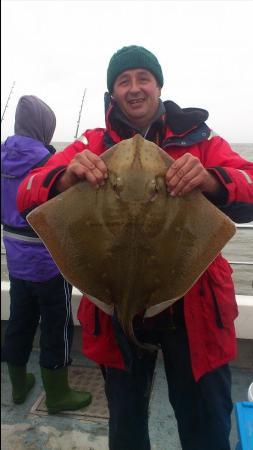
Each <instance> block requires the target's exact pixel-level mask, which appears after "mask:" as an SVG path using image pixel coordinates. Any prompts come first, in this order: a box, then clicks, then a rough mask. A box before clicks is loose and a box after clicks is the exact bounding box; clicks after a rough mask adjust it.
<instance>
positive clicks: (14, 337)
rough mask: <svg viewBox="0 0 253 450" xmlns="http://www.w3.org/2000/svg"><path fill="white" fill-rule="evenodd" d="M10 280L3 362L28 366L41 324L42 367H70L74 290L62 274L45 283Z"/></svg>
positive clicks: (11, 278)
mask: <svg viewBox="0 0 253 450" xmlns="http://www.w3.org/2000/svg"><path fill="white" fill-rule="evenodd" d="M9 278H10V318H9V321H8V324H7V328H6V333H5V339H4V344H3V347H2V360H4V361H7V362H10V363H12V364H16V365H25V364H26V363H27V362H28V359H29V356H30V353H31V351H32V347H33V340H34V336H35V333H36V330H37V327H38V325H39V322H40V328H41V335H40V365H41V366H42V367H45V368H48V369H56V368H57V367H64V366H68V365H69V364H71V358H70V349H71V345H72V340H73V330H74V326H73V318H72V311H71V294H72V286H71V285H70V284H69V283H67V281H66V280H65V279H64V278H63V277H62V275H61V274H59V275H57V276H56V277H54V278H52V279H50V280H48V281H43V282H33V281H24V280H20V279H17V278H13V277H12V276H10V277H9Z"/></svg>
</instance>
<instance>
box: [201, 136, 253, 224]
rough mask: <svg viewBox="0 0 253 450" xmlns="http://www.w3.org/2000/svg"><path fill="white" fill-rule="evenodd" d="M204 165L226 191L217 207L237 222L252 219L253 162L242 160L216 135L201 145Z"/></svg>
mask: <svg viewBox="0 0 253 450" xmlns="http://www.w3.org/2000/svg"><path fill="white" fill-rule="evenodd" d="M202 155H203V160H204V166H205V167H206V168H207V169H208V170H210V171H212V172H213V173H214V174H215V176H216V177H217V178H218V179H219V181H220V183H222V185H223V186H224V187H225V188H226V191H227V198H226V203H225V204H223V205H219V208H220V209H221V210H223V212H225V213H226V214H227V215H228V216H230V217H231V219H232V220H234V221H235V222H237V223H243V222H250V221H252V220H253V163H252V162H250V161H247V160H245V159H244V158H242V157H241V156H240V155H239V154H238V153H236V152H235V151H234V150H233V149H232V148H231V147H230V145H229V144H228V143H227V142H226V141H225V140H224V139H222V138H220V137H219V136H215V137H213V138H211V139H210V140H208V141H204V142H203V143H202Z"/></svg>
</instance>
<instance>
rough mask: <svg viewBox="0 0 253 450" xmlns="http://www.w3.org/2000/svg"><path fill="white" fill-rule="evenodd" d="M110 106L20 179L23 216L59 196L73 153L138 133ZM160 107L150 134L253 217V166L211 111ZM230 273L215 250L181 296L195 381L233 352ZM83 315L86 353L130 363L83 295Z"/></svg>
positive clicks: (238, 211) (240, 215)
mask: <svg viewBox="0 0 253 450" xmlns="http://www.w3.org/2000/svg"><path fill="white" fill-rule="evenodd" d="M105 104H106V128H105V129H104V128H96V129H94V130H87V131H86V132H85V133H83V135H82V136H81V137H80V138H79V139H77V140H76V141H75V142H74V143H72V144H71V145H69V146H68V147H67V148H65V149H64V150H63V151H62V152H59V153H57V154H56V155H54V156H53V157H52V158H51V159H50V160H49V161H48V162H47V163H46V165H45V166H43V167H42V168H38V169H35V170H33V171H31V172H30V174H29V175H28V177H27V178H26V179H25V180H24V181H23V183H22V185H21V186H20V188H19V192H18V197H17V203H18V208H19V210H20V211H21V212H22V213H23V214H24V215H26V214H27V213H28V212H29V211H30V210H31V209H33V208H34V207H36V206H37V205H39V204H41V203H43V202H45V201H47V200H48V199H49V198H50V197H52V196H53V195H56V194H57V193H56V191H55V182H56V180H57V179H58V177H59V176H61V173H62V172H63V171H64V170H65V168H66V166H67V165H68V164H69V162H70V161H71V160H72V159H73V157H74V156H75V154H76V153H79V152H81V151H83V150H85V149H90V150H91V151H93V152H94V153H96V154H97V155H101V154H102V153H103V152H104V151H105V150H106V149H107V148H109V147H110V146H112V145H114V144H115V143H117V142H120V141H121V140H123V139H127V138H129V137H132V136H133V135H134V134H136V133H137V132H139V130H137V129H134V128H133V127H132V126H131V125H130V124H129V123H128V122H127V120H125V119H124V118H123V117H122V114H121V113H120V111H119V110H118V109H117V106H116V105H113V104H111V102H110V99H109V97H108V96H106V98H105ZM160 107H161V114H159V116H158V117H157V118H156V119H155V120H154V122H153V123H152V124H151V126H150V128H149V130H148V132H147V134H146V135H145V138H146V139H148V140H150V141H153V142H156V143H157V144H158V145H159V146H160V147H161V148H163V149H164V150H165V151H166V152H167V153H168V154H169V155H170V156H172V157H173V158H174V159H177V158H179V157H180V156H182V155H183V154H184V153H186V152H189V153H191V154H192V155H194V156H196V157H198V158H199V159H200V161H201V163H202V164H203V166H204V167H205V168H206V169H208V170H210V171H212V173H213V174H215V176H216V177H217V178H218V179H219V180H220V183H221V186H222V188H223V189H222V191H221V195H220V197H219V199H218V200H217V199H216V200H215V201H214V199H212V198H209V200H211V201H212V202H213V203H215V204H216V206H217V207H219V208H220V209H221V210H222V211H224V212H225V213H226V214H227V215H228V216H229V217H230V218H231V219H232V220H234V221H235V222H238V223H240V222H242V223H243V222H248V221H251V220H253V164H252V163H251V162H249V161H246V160H245V159H243V158H242V157H241V156H240V155H239V154H237V153H236V152H235V151H233V150H232V148H231V147H230V145H229V144H228V143H227V142H226V141H225V140H224V139H222V138H221V137H219V136H216V135H214V133H212V131H211V130H210V128H209V127H208V126H207V125H206V123H205V121H206V119H207V118H208V113H207V111H205V110H203V109H198V108H184V109H181V108H180V107H179V106H178V105H176V104H175V103H174V102H171V101H167V102H164V103H163V104H162V103H161V104H160ZM231 272H232V270H231V268H230V265H229V264H228V262H227V261H226V260H225V259H224V258H223V257H222V255H218V257H217V258H216V259H215V260H214V261H213V262H212V264H211V265H210V266H209V267H208V269H207V270H206V272H204V273H203V274H202V276H201V277H200V278H199V279H198V281H197V282H196V283H195V285H194V286H193V287H192V288H191V289H190V290H189V291H188V293H187V294H186V295H185V296H184V300H183V308H184V319H185V324H186V330H187V335H188V340H189V347H190V354H191V363H192V370H193V374H194V377H195V379H196V380H198V379H199V378H200V377H201V376H202V375H203V374H204V373H206V372H208V371H210V370H213V369H215V368H217V367H219V366H220V365H222V364H225V363H227V362H229V361H230V360H232V359H233V358H234V357H235V355H236V339H235V330H234V323H233V322H234V319H235V318H236V316H237V305H236V300H235V292H234V286H233V282H232V277H231ZM162 314H163V315H164V316H165V317H166V315H167V317H168V321H169V317H170V311H169V309H168V310H166V311H164V312H163V313H162ZM78 318H79V320H80V322H81V324H82V329H83V351H84V353H85V355H86V356H88V357H89V358H91V359H93V360H94V361H96V362H97V363H99V364H104V365H107V366H112V367H119V368H125V367H126V358H125V356H126V355H124V354H123V353H122V351H121V349H120V346H119V343H118V341H117V339H116V336H115V328H114V327H113V323H112V317H111V316H109V315H107V314H105V313H104V312H103V311H101V310H98V309H97V307H96V306H95V305H94V304H93V303H91V302H90V301H89V300H88V299H87V298H86V297H83V298H82V300H81V303H80V306H79V311H78ZM146 320H149V319H146Z"/></svg>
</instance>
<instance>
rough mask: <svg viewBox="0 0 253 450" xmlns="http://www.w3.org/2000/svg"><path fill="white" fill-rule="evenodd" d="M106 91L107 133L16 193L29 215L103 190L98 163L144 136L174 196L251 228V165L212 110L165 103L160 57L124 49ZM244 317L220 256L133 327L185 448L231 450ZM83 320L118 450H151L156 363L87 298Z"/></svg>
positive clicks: (78, 146)
mask: <svg viewBox="0 0 253 450" xmlns="http://www.w3.org/2000/svg"><path fill="white" fill-rule="evenodd" d="M107 86H108V91H109V93H107V94H106V95H105V109H106V128H105V129H102V128H97V129H94V130H87V131H86V132H85V133H84V134H83V135H82V136H81V137H80V138H79V139H77V140H76V141H75V142H74V143H73V144H71V145H70V146H68V147H67V148H66V149H65V150H64V151H62V152H60V153H58V154H57V155H54V156H53V157H52V158H51V159H50V160H49V162H48V163H47V164H46V165H44V166H43V167H42V168H39V169H35V170H34V171H32V172H30V175H29V176H28V177H27V178H26V180H24V182H23V183H22V185H21V186H20V189H19V194H18V206H19V209H20V211H22V212H23V214H24V215H26V214H27V213H28V211H30V210H31V209H32V208H34V207H35V206H37V205H39V204H41V203H43V202H45V201H47V200H48V199H49V198H51V197H52V196H54V195H57V194H58V193H60V192H63V191H64V190H66V189H68V188H69V187H71V186H72V185H74V184H75V183H77V182H79V181H80V180H87V181H88V182H89V183H90V184H91V185H92V186H94V188H99V186H100V185H103V184H104V183H105V180H106V179H107V177H108V173H107V168H106V165H105V164H104V162H103V161H102V159H101V158H100V156H99V155H101V153H103V152H104V151H105V150H106V149H108V148H109V147H111V146H112V145H114V144H115V143H117V142H120V141H121V140H123V139H127V138H130V137H132V136H134V135H135V134H136V133H140V134H141V135H142V136H144V137H145V138H146V139H148V140H150V141H153V142H155V143H156V144H157V145H159V146H160V147H161V148H163V149H164V150H165V151H166V152H167V153H168V154H169V155H171V156H172V157H173V158H174V159H175V162H174V163H173V164H172V165H171V167H170V168H169V169H168V171H167V173H166V176H165V182H166V185H167V189H168V195H171V196H177V195H184V194H186V193H187V192H190V191H191V190H192V189H195V188H198V189H200V190H201V191H202V192H203V194H204V195H205V196H206V197H207V198H208V199H209V200H210V201H211V202H213V203H214V204H215V205H216V206H217V207H218V208H220V209H221V210H222V211H224V212H225V213H226V214H227V215H228V216H230V217H231V218H232V219H233V220H234V221H236V222H247V221H251V220H253V164H252V163H250V162H248V161H246V160H244V159H243V158H241V157H240V156H239V155H238V154H237V153H235V152H234V151H233V150H232V149H231V147H230V146H229V144H228V143H227V142H226V141H224V140H223V139H222V138H220V137H219V136H216V135H215V134H214V133H213V132H212V131H211V130H210V129H209V127H208V126H207V125H206V123H205V121H206V119H207V118H208V113H207V111H205V110H203V109H200V108H184V109H181V108H180V107H179V106H178V105H177V104H176V103H174V102H172V101H165V102H162V101H161V99H160V94H161V88H162V86H163V73H162V69H161V66H160V64H159V62H158V60H157V58H156V57H155V55H153V54H152V53H151V52H150V51H148V50H147V49H145V48H143V47H139V46H129V47H124V48H122V49H120V50H119V51H117V52H116V53H115V54H114V55H113V56H112V58H111V60H110V62H109V66H108V71H107ZM143 275H144V276H145V274H143ZM236 316H237V306H236V301H235V292H234V287H233V282H232V278H231V268H230V266H229V264H228V262H227V261H226V260H225V259H224V258H223V257H222V256H221V255H218V257H217V258H216V259H215V260H214V261H213V263H212V264H211V265H210V266H209V267H208V269H207V270H206V272H205V273H204V274H203V275H202V276H201V277H200V278H199V280H198V281H197V282H196V283H195V285H194V286H193V287H192V288H191V289H190V291H189V292H188V293H187V294H186V295H185V296H184V298H182V299H180V300H178V301H177V302H176V303H175V304H174V305H173V306H172V307H170V308H168V309H167V310H165V311H163V312H162V313H160V314H158V315H157V316H155V317H153V318H149V319H145V320H143V318H142V317H139V316H137V317H136V318H135V320H134V330H135V335H136V337H137V338H138V339H139V340H144V341H145V342H151V343H155V344H158V345H160V347H161V350H162V353H163V358H164V366H165V372H166V378H167V383H168V391H169V399H170V402H171V404H172V406H173V408H174V411H175V415H176V419H177V424H178V431H179V436H180V441H181V445H182V448H183V450H229V449H230V444H229V433H230V415H231V411H232V401H231V379H230V372H229V367H228V362H229V361H231V360H232V359H233V358H234V357H235V355H236V338H235V330H234V323H233V322H234V319H235V318H236ZM78 317H79V320H80V322H81V324H82V328H83V351H84V354H85V355H86V356H88V357H89V358H91V359H93V360H94V361H96V362H97V363H98V364H100V365H102V366H103V369H104V370H103V373H104V376H105V390H106V395H107V399H108V405H109V411H110V421H109V448H110V450H149V449H150V440H149V434H148V403H149V395H150V387H151V383H152V377H153V373H154V367H155V362H156V355H155V354H151V353H143V355H142V356H140V354H139V353H138V354H137V352H136V349H135V347H134V346H133V345H132V344H131V343H130V342H128V340H127V339H126V337H125V336H124V335H123V334H122V332H121V331H120V330H119V328H118V327H117V324H115V321H114V320H113V318H112V317H111V316H109V315H107V314H105V312H103V311H101V310H100V309H98V308H97V307H96V306H95V305H94V304H93V303H91V302H90V301H89V300H88V299H87V298H86V297H83V298H82V301H81V304H80V307H79V311H78ZM169 448H170V444H169V443H168V449H169ZM164 450H166V449H164Z"/></svg>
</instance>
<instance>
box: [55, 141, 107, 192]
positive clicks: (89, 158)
mask: <svg viewBox="0 0 253 450" xmlns="http://www.w3.org/2000/svg"><path fill="white" fill-rule="evenodd" d="M107 177H108V173H107V167H106V165H105V163H104V161H103V160H102V159H101V158H99V156H97V155H95V153H92V152H91V151H90V150H84V151H83V152H81V153H77V154H76V156H75V157H74V158H73V159H72V161H71V162H70V163H69V165H68V167H67V169H66V171H65V172H64V174H63V175H62V176H61V177H60V178H59V180H58V181H57V184H56V189H57V191H58V192H63V191H65V190H66V189H68V188H69V187H71V186H73V185H74V184H76V183H78V181H81V180H87V181H88V182H89V183H90V184H91V185H92V186H94V187H95V188H97V187H99V186H102V185H103V184H104V180H105V179H106V178H107Z"/></svg>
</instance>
